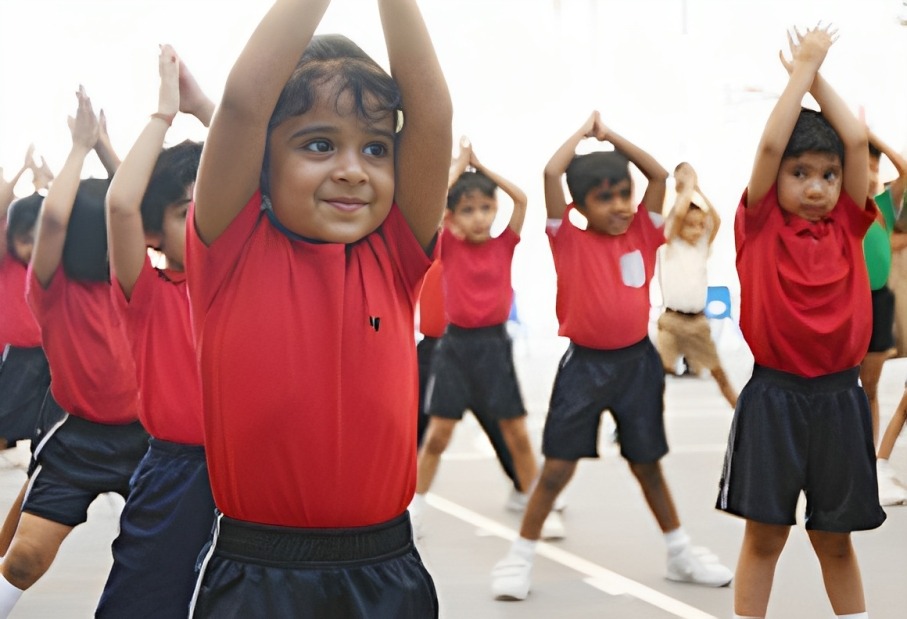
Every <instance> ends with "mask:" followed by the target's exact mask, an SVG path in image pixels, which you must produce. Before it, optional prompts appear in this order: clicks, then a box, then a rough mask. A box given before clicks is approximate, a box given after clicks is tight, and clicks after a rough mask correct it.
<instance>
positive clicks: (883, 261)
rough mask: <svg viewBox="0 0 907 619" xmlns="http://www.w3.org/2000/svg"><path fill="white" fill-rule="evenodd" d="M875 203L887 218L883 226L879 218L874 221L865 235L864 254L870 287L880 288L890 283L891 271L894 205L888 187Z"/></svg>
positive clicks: (876, 198)
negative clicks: (889, 275)
mask: <svg viewBox="0 0 907 619" xmlns="http://www.w3.org/2000/svg"><path fill="white" fill-rule="evenodd" d="M875 203H876V205H877V206H878V207H879V211H881V213H882V217H883V218H884V219H885V225H884V226H883V225H882V224H881V223H879V221H878V220H876V221H874V222H872V225H871V226H870V227H869V230H867V231H866V236H865V237H863V255H864V257H865V258H866V269H867V270H868V271H869V287H870V288H871V289H872V290H879V289H881V288H882V287H883V286H885V285H886V284H887V283H888V274H889V273H890V272H891V231H892V230H893V229H894V206H893V205H892V203H891V193H890V192H889V191H888V189H886V190H885V191H883V192H882V193H880V194H879V195H877V196H876V197H875Z"/></svg>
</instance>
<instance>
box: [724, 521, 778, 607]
mask: <svg viewBox="0 0 907 619" xmlns="http://www.w3.org/2000/svg"><path fill="white" fill-rule="evenodd" d="M789 534H790V527H789V526H785V525H776V524H763V523H761V522H753V521H752V520H747V521H746V531H745V532H744V534H743V546H742V547H741V549H740V558H739V559H738V560H737V572H736V574H735V575H734V612H735V613H737V614H738V615H741V616H744V617H765V612H766V609H767V608H768V598H769V596H770V595H771V592H772V581H773V580H774V578H775V566H776V565H777V563H778V557H779V556H781V551H782V550H783V549H784V544H785V543H786V542H787V536H788V535H789Z"/></svg>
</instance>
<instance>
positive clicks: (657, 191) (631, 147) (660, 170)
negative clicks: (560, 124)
mask: <svg viewBox="0 0 907 619" xmlns="http://www.w3.org/2000/svg"><path fill="white" fill-rule="evenodd" d="M595 131H596V137H598V139H600V140H605V141H608V142H611V144H613V145H614V148H615V149H617V150H618V151H620V152H622V153H623V154H624V155H625V156H626V157H627V159H629V160H630V161H631V162H632V163H633V165H635V166H636V167H637V168H639V171H640V172H642V174H643V176H645V177H646V180H647V181H648V183H646V191H645V193H644V194H643V196H642V202H643V205H644V206H645V207H646V210H647V211H649V212H650V213H658V214H659V215H661V211H662V208H663V207H664V200H665V190H666V188H667V182H668V171H667V170H665V169H664V167H662V165H661V164H660V163H658V161H657V160H656V159H655V157H653V156H652V155H650V154H649V153H647V152H646V151H644V150H643V149H641V148H640V147H638V146H637V145H636V144H634V143H633V142H631V141H630V140H628V139H626V138H624V137H623V136H621V135H618V134H617V133H615V132H614V131H613V130H611V129H610V128H609V127H607V126H605V125H604V124H603V123H602V122H601V120H599V122H598V123H597V126H596V128H595Z"/></svg>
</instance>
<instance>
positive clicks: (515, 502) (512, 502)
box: [504, 488, 567, 514]
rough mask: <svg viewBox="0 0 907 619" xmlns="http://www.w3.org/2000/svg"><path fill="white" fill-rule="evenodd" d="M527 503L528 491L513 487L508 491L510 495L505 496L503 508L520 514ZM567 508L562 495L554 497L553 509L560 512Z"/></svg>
mask: <svg viewBox="0 0 907 619" xmlns="http://www.w3.org/2000/svg"><path fill="white" fill-rule="evenodd" d="M527 505H529V493H527V492H520V491H519V490H517V489H516V488H513V489H512V490H511V491H510V495H509V496H508V497H507V503H505V504H504V508H505V509H506V510H507V511H509V512H515V513H517V514H521V513H523V512H524V511H526V506H527ZM565 509H567V501H565V500H564V495H562V494H561V495H558V497H557V498H556V499H554V511H556V512H562V511H564V510H565Z"/></svg>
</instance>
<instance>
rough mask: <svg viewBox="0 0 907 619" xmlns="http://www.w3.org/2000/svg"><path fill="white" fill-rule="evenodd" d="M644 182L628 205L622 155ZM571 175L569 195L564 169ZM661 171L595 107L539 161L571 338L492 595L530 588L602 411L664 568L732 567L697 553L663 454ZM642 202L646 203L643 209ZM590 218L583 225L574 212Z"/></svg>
mask: <svg viewBox="0 0 907 619" xmlns="http://www.w3.org/2000/svg"><path fill="white" fill-rule="evenodd" d="M592 137H594V138H596V139H597V140H599V141H608V142H610V143H611V144H612V145H613V146H614V149H615V150H614V151H612V152H596V153H592V154H589V155H581V156H576V155H575V154H574V153H575V151H576V147H577V146H578V145H579V143H580V142H581V141H582V140H583V139H584V138H592ZM629 162H632V163H633V164H634V165H635V166H636V167H637V168H638V169H639V170H640V171H641V172H642V173H643V174H644V175H645V177H646V179H647V180H648V183H647V186H646V191H645V194H644V195H643V199H642V204H640V205H639V206H638V207H637V206H635V205H634V203H633V184H632V181H631V178H630V170H629V166H628V163H629ZM565 174H566V177H567V185H568V188H569V190H570V195H571V197H572V198H573V204H570V205H568V204H567V201H566V198H565V196H564V189H563V186H562V184H561V183H562V181H561V178H562V177H563V176H564V175H565ZM667 176H668V173H667V171H666V170H665V169H664V168H663V167H662V166H661V165H660V164H659V163H658V162H657V161H656V160H655V159H654V158H653V157H652V156H651V155H649V154H648V153H646V152H645V151H643V150H642V149H640V148H639V147H638V146H636V145H635V144H633V143H631V142H630V141H628V140H626V139H625V138H623V137H621V136H620V135H618V134H617V133H615V132H613V131H611V130H610V129H609V128H608V127H606V126H605V125H604V124H603V123H602V121H601V118H600V117H599V114H598V112H593V114H592V115H591V116H590V117H589V119H588V120H587V121H586V122H585V123H583V126H582V127H580V129H579V130H578V131H576V133H574V134H573V135H572V136H570V138H569V139H568V140H567V141H566V142H565V143H564V144H563V145H562V146H561V147H560V148H559V149H558V150H557V152H555V154H554V156H553V157H552V158H551V160H550V161H549V162H548V165H547V166H546V167H545V205H546V208H547V211H548V226H547V232H548V239H549V241H550V243H551V251H552V253H553V255H554V266H555V270H556V271H557V282H558V284H557V286H558V291H557V315H558V320H559V322H560V330H559V332H558V333H559V334H560V335H562V336H565V337H568V338H570V346H569V348H568V349H567V352H566V353H565V354H564V357H563V358H562V359H561V362H560V366H559V368H558V372H557V377H556V378H555V381H554V390H553V392H552V394H551V405H550V408H549V411H548V417H547V419H546V420H545V430H544V434H543V438H542V453H544V455H545V461H544V464H543V465H542V474H541V478H540V479H539V482H538V484H537V485H536V487H535V489H534V490H533V492H532V496H531V497H530V499H529V505H528V507H527V508H526V513H525V515H524V516H523V523H522V526H521V528H520V536H519V537H518V538H517V539H516V540H515V541H514V542H513V545H512V546H511V548H510V551H509V552H508V554H507V556H506V557H505V558H504V559H503V560H501V561H500V562H499V563H498V564H497V565H495V567H494V570H493V572H492V585H491V588H492V593H493V594H494V596H495V598H496V599H503V600H523V599H525V598H526V596H527V595H528V594H529V589H530V574H531V571H532V561H533V557H534V555H535V547H536V543H537V542H538V540H539V537H540V533H541V530H542V523H543V522H544V521H545V518H546V517H547V516H548V514H549V512H550V511H551V509H552V505H553V504H554V501H555V499H556V498H557V496H558V495H559V494H560V492H561V491H562V490H563V489H564V487H566V485H567V483H568V482H569V481H570V478H571V477H572V476H573V473H574V472H575V471H576V465H577V462H578V461H579V459H580V458H595V457H598V452H597V448H596V441H597V439H598V433H599V423H600V420H601V414H602V411H604V410H605V409H608V410H610V411H611V414H612V416H613V417H614V420H615V422H616V425H617V432H618V435H619V436H620V444H621V455H623V457H624V458H625V459H626V460H627V461H628V462H629V464H630V470H631V471H632V472H633V475H634V476H635V477H636V479H637V481H638V482H639V484H640V487H641V488H642V491H643V494H644V495H645V498H646V502H647V503H648V505H649V509H650V510H651V511H652V513H653V515H654V516H655V519H656V521H657V522H658V526H659V528H661V530H662V532H663V533H664V537H665V543H666V544H667V547H668V570H667V577H668V578H669V579H671V580H676V581H681V582H693V583H697V584H703V585H709V586H716V587H720V586H724V585H727V584H728V583H729V582H730V581H731V572H730V570H728V569H727V568H726V567H724V566H723V565H719V564H717V563H713V562H706V561H703V560H702V559H700V558H699V557H697V556H695V555H694V554H693V551H692V548H691V546H690V538H689V536H687V534H686V533H685V532H684V530H683V529H682V528H681V526H680V519H679V518H678V516H677V510H676V509H675V507H674V502H673V499H672V498H671V494H670V491H669V490H668V487H667V482H666V480H665V479H664V477H663V475H662V472H661V465H660V463H659V461H660V460H661V458H662V457H663V456H664V455H665V454H666V453H667V451H668V445H667V440H666V437H665V430H664V419H663V415H664V370H663V368H662V364H661V360H660V359H659V357H658V353H657V352H656V350H655V347H654V346H653V345H652V343H651V342H650V341H649V338H648V335H647V334H648V323H649V310H650V303H649V282H650V281H651V279H652V275H653V274H654V270H655V253H656V251H657V250H658V247H659V246H661V244H662V243H664V233H663V229H662V220H661V215H660V213H661V209H662V205H663V203H664V194H665V181H666V179H667ZM643 207H645V208H643ZM574 210H576V211H577V212H578V213H577V214H579V215H582V216H583V217H585V220H586V227H585V229H583V228H580V227H578V226H577V225H576V224H575V223H574V222H573V215H574V214H573V213H572V212H573V211H574Z"/></svg>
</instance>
